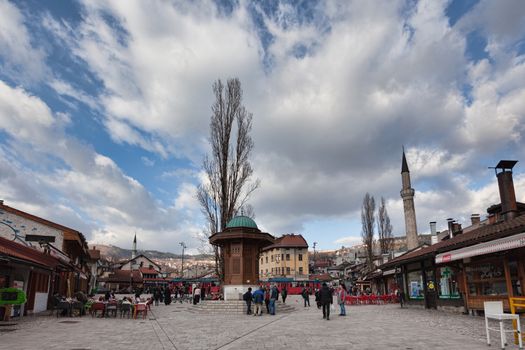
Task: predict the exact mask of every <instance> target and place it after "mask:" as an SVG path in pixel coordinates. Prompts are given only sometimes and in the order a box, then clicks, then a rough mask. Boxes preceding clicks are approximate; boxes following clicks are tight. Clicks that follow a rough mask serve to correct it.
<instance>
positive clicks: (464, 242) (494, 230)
mask: <svg viewBox="0 0 525 350" xmlns="http://www.w3.org/2000/svg"><path fill="white" fill-rule="evenodd" d="M524 229H525V215H522V216H518V217H517V218H514V219H512V220H507V221H502V222H498V223H495V224H490V225H483V226H480V227H479V228H477V229H475V230H472V231H469V232H466V233H462V234H460V235H457V236H455V237H454V238H451V239H448V240H445V241H441V242H438V243H436V244H433V245H431V246H428V247H426V248H422V249H419V250H415V251H412V252H408V253H406V254H403V255H401V256H398V257H397V258H395V259H392V260H390V261H389V262H387V263H386V264H384V265H382V266H381V268H385V267H392V266H396V265H400V264H401V263H407V262H410V261H414V260H419V258H422V257H426V256H433V255H435V254H437V253H442V252H448V251H451V250H454V249H459V248H463V247H467V246H471V245H474V244H478V243H483V242H487V241H491V240H494V239H498V238H503V237H507V236H511V235H513V234H517V233H520V232H523V230H524Z"/></svg>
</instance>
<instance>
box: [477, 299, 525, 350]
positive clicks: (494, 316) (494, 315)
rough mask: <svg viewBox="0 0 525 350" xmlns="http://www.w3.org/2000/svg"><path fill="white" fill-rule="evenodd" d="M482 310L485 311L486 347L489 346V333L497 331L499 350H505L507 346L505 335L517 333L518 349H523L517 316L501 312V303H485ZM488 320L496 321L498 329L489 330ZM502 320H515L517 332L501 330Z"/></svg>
mask: <svg viewBox="0 0 525 350" xmlns="http://www.w3.org/2000/svg"><path fill="white" fill-rule="evenodd" d="M483 304H484V305H483V308H484V311H485V331H486V332H487V345H488V346H490V334H489V331H499V332H500V336H501V348H502V349H505V345H507V337H506V336H505V333H509V332H510V333H514V332H517V333H518V341H519V346H520V349H523V344H522V340H521V326H520V317H519V315H514V314H506V313H504V312H503V302H502V301H485V302H484V303H483ZM489 320H496V321H498V322H499V328H490V327H489ZM504 320H515V321H516V322H517V325H518V327H517V330H516V331H515V330H514V329H512V330H505V329H504V328H503V321H504Z"/></svg>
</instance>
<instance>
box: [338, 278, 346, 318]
mask: <svg viewBox="0 0 525 350" xmlns="http://www.w3.org/2000/svg"><path fill="white" fill-rule="evenodd" d="M345 300H346V286H345V285H344V284H341V285H340V286H339V288H338V290H337V303H338V304H339V308H340V309H341V311H340V312H339V316H346V308H345Z"/></svg>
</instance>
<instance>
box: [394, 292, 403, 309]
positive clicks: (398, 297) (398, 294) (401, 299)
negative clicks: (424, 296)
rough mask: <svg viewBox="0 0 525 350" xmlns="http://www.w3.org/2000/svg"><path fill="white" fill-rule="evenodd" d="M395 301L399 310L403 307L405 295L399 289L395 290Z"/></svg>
mask: <svg viewBox="0 0 525 350" xmlns="http://www.w3.org/2000/svg"><path fill="white" fill-rule="evenodd" d="M396 294H397V300H398V301H399V305H400V306H401V308H402V307H403V306H404V305H405V293H404V292H403V291H402V290H401V289H397V290H396Z"/></svg>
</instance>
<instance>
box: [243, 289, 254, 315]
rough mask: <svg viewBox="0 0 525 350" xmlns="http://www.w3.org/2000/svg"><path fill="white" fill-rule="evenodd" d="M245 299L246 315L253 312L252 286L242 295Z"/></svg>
mask: <svg viewBox="0 0 525 350" xmlns="http://www.w3.org/2000/svg"><path fill="white" fill-rule="evenodd" d="M242 298H243V300H244V301H245V302H246V315H251V314H252V298H253V296H252V287H249V288H248V291H247V292H246V293H244V295H243V296H242Z"/></svg>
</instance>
